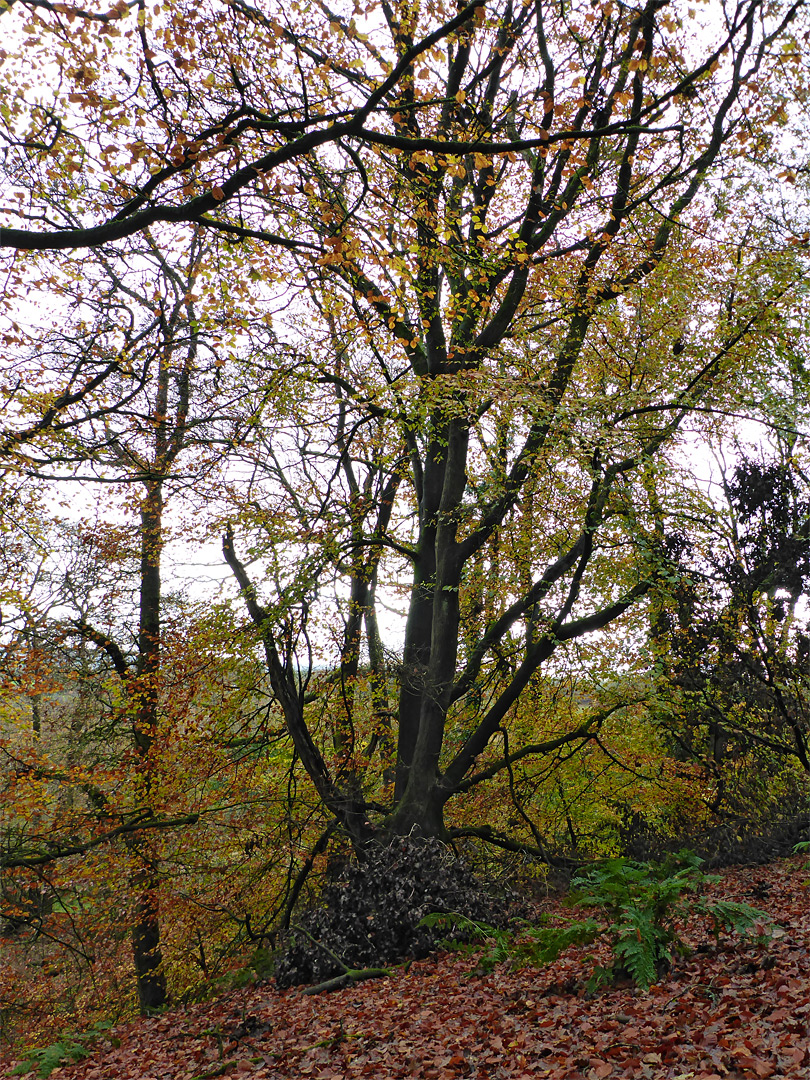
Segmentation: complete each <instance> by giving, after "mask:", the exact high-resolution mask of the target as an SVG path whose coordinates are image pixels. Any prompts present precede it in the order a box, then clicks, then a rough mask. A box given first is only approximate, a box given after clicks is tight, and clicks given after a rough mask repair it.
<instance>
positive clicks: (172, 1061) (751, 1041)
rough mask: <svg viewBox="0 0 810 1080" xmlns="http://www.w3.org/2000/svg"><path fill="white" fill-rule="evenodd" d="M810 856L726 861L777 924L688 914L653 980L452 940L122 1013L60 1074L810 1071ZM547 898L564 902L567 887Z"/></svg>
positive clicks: (548, 906)
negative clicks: (186, 1002) (694, 923)
mask: <svg viewBox="0 0 810 1080" xmlns="http://www.w3.org/2000/svg"><path fill="white" fill-rule="evenodd" d="M806 862H807V860H806V858H791V859H786V860H782V861H780V862H776V863H773V864H771V865H769V866H746V867H734V868H731V869H729V870H725V871H722V880H721V882H720V883H719V884H717V885H714V886H712V890H713V891H714V892H715V894H716V895H717V896H721V897H722V898H723V899H726V900H739V901H743V902H745V903H748V904H751V905H753V906H755V907H758V908H760V909H761V910H763V911H765V912H766V913H767V914H768V915H769V916H770V917H771V918H772V919H773V921H774V923H775V927H776V929H775V933H774V936H773V938H772V939H771V941H770V942H769V943H768V944H765V945H762V944H760V945H758V944H756V943H755V942H754V941H751V942H746V941H745V940H742V939H739V938H731V939H729V938H726V939H722V940H721V942H720V944H719V946H718V945H717V944H716V943H715V942H714V941H713V939H707V938H705V937H702V936H701V933H702V931H701V928H699V927H695V928H692V929H690V930H689V932H688V933H685V935H684V936H685V938H686V939H687V940H688V941H689V944H690V945H691V946H692V947H693V949H694V951H693V953H692V955H691V956H690V957H688V958H684V959H682V960H679V961H678V962H677V963H676V964H675V966H674V967H673V968H672V969H671V970H670V971H669V972H668V973H667V975H666V976H665V977H663V978H662V979H661V980H660V981H659V982H658V983H656V984H655V985H654V986H652V987H651V988H650V990H649V991H647V992H642V991H640V990H638V989H635V988H633V987H616V988H611V989H609V990H604V991H601V992H599V993H597V994H595V995H590V994H588V993H587V992H586V988H585V982H586V980H587V977H588V975H589V974H590V971H591V968H592V962H593V957H594V956H595V955H596V956H597V959H600V960H602V962H604V961H605V960H606V956H605V955H604V954H602V955H601V956H600V955H599V949H598V948H597V947H596V946H590V947H582V948H576V949H571V950H569V951H568V952H566V953H565V954H563V956H562V957H561V958H560V959H559V960H558V961H556V962H555V963H553V964H551V965H549V966H547V967H544V968H541V969H536V968H524V969H522V970H518V971H513V970H509V969H508V967H507V966H506V965H501V966H500V967H497V968H496V969H495V971H493V972H492V973H491V974H489V975H475V974H471V972H472V970H473V968H474V967H475V957H474V956H470V955H469V954H462V953H459V952H449V953H441V954H436V955H433V956H431V957H430V958H428V959H426V960H423V961H419V962H416V963H413V964H412V965H411V966H410V968H408V969H407V970H405V969H398V970H397V971H396V972H395V973H394V974H393V975H392V976H391V977H389V978H383V979H375V980H372V981H367V982H363V983H358V984H355V985H353V986H349V987H346V988H344V989H342V990H340V991H338V992H336V993H332V994H321V995H318V996H305V995H303V994H302V993H301V991H300V989H295V988H294V989H292V990H286V991H278V990H276V989H275V987H274V986H273V984H272V983H270V982H265V983H259V984H256V985H254V986H250V987H247V988H244V989H241V990H236V991H232V992H230V993H228V994H225V995H224V996H223V997H220V998H218V999H217V1000H215V1001H211V1002H207V1003H205V1004H199V1005H193V1006H188V1007H186V1008H177V1009H175V1010H172V1011H170V1012H166V1013H164V1014H162V1015H160V1016H158V1017H154V1018H149V1019H142V1020H137V1021H134V1022H131V1023H127V1024H122V1025H120V1026H119V1027H118V1028H116V1029H115V1031H114V1039H113V1040H108V1041H107V1042H106V1043H104V1042H102V1043H98V1044H97V1045H96V1047H95V1049H94V1052H93V1055H92V1056H91V1057H88V1058H86V1059H85V1060H84V1061H82V1062H79V1063H78V1064H75V1065H69V1066H64V1067H62V1068H60V1069H57V1070H55V1071H54V1072H52V1073H51V1077H52V1078H53V1080H208V1078H213V1077H240V1078H243V1080H247V1078H254V1080H301V1078H303V1080H351V1078H354V1077H374V1078H379V1080H389V1078H394V1077H406V1076H408V1077H419V1078H425V1080H456V1078H460V1077H470V1078H473V1080H496V1078H497V1080H500V1078H512V1080H523V1078H527V1077H543V1078H548V1080H608V1078H625V1077H627V1078H629V1077H633V1078H634V1080H635V1078H650V1080H665V1078H671V1080H687V1078H688V1080H748V1078H764V1077H773V1078H777V1080H781V1078H784V1080H788V1078H790V1080H794V1078H795V1080H807V1077H810V885H809V884H808V878H809V877H810V871H808V869H807V867H806ZM540 906H541V907H542V908H543V909H544V910H545V911H547V912H549V913H550V914H554V913H555V911H556V909H557V908H559V900H555V899H553V898H549V899H547V900H543V901H541V902H540ZM0 1068H2V1066H0ZM7 1075H8V1074H7ZM32 1075H34V1074H32Z"/></svg>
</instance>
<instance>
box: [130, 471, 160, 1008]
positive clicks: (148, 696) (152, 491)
mask: <svg viewBox="0 0 810 1080" xmlns="http://www.w3.org/2000/svg"><path fill="white" fill-rule="evenodd" d="M162 544H163V485H162V481H161V480H154V481H152V482H149V483H147V485H146V495H145V496H144V499H143V503H142V505H141V593H140V618H139V627H138V665H137V679H136V684H135V686H136V692H135V694H136V696H135V701H134V703H133V704H134V710H135V717H134V739H135V747H136V752H137V755H138V762H139V768H140V773H141V775H140V780H141V782H142V785H143V797H144V800H145V801H147V802H148V799H149V791H150V787H151V777H150V770H151V763H150V760H149V756H150V751H151V749H152V745H153V743H154V740H155V733H156V730H157V723H158V683H157V676H158V673H159V669H160V585H161V581H160V555H161V548H162ZM148 844H149V840H148V839H146V840H140V841H139V842H138V843H137V844H136V846H135V851H136V853H137V857H138V859H139V862H140V864H141V867H140V869H139V871H138V872H137V873H136V875H135V882H136V883H137V884H138V886H139V888H140V889H141V892H140V895H139V896H138V899H137V901H136V905H135V912H136V915H135V924H134V926H133V928H132V954H133V959H134V962H135V974H136V977H137V983H138V1002H139V1005H140V1010H141V1012H142V1013H144V1014H146V1013H148V1012H151V1011H153V1010H155V1009H159V1008H161V1007H162V1006H163V1005H165V1004H166V1002H167V998H168V995H167V989H166V976H165V973H164V971H163V954H162V952H161V948H160V921H159V906H158V899H157V879H156V875H155V871H154V858H153V857H152V854H151V853H150V852H149V851H148V850H147V846H148Z"/></svg>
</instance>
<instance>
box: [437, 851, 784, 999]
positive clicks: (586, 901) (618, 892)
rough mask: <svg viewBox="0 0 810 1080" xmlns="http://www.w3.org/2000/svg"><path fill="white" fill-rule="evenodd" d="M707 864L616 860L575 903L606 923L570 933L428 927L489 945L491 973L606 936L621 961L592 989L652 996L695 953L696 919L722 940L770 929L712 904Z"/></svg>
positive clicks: (581, 924)
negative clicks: (679, 959)
mask: <svg viewBox="0 0 810 1080" xmlns="http://www.w3.org/2000/svg"><path fill="white" fill-rule="evenodd" d="M701 863H702V860H701V859H700V858H698V856H697V855H694V854H693V853H692V852H689V851H681V852H679V853H678V854H677V855H674V856H670V857H668V858H667V859H665V860H664V861H663V862H659V863H655V862H651V863H638V862H633V861H632V860H631V859H624V858H621V859H608V860H606V861H605V862H604V863H600V864H599V865H598V866H595V867H592V868H591V869H590V870H589V871H587V873H585V874H584V875H582V876H581V877H579V878H577V879H576V880H575V881H574V887H573V889H572V892H571V895H570V898H569V902H570V903H571V904H572V905H574V906H576V907H585V908H595V909H596V910H597V912H598V913H599V914H598V916H597V917H596V918H589V919H586V920H582V921H573V922H569V923H568V924H567V925H566V926H564V927H553V926H543V925H540V926H536V925H535V926H532V925H530V924H528V923H525V922H523V923H521V924H520V925H519V927H518V928H517V929H516V930H514V931H511V930H510V931H507V930H498V929H497V928H493V927H491V926H487V925H484V924H481V923H478V924H475V923H473V922H472V921H471V920H470V919H469V918H468V917H466V916H464V915H461V914H457V913H453V914H450V915H444V916H429V917H428V918H427V919H426V920H425V924H426V925H428V926H430V927H432V928H440V927H444V928H445V929H447V928H448V927H452V928H454V929H455V930H462V931H463V932H465V933H466V934H467V935H468V936H470V937H476V938H479V939H482V940H484V941H486V942H487V944H488V946H489V948H488V951H487V952H486V953H485V955H484V957H483V958H482V960H481V961H480V962H479V967H480V968H482V969H483V970H491V969H492V967H493V966H494V964H495V963H498V962H500V961H503V960H509V961H510V962H512V963H519V964H525V963H532V964H539V965H542V964H547V963H550V962H551V961H552V960H555V959H556V958H557V957H558V956H559V955H560V953H561V952H562V951H563V950H564V949H566V948H568V947H569V946H571V945H576V944H585V943H590V942H592V941H594V940H595V939H596V938H597V937H599V936H601V935H605V934H606V935H607V936H608V938H609V940H610V944H611V948H612V951H613V956H614V960H613V963H612V964H611V965H610V966H609V967H607V968H602V967H599V966H596V967H595V968H594V970H593V973H592V974H591V977H590V979H589V982H588V988H589V989H590V990H594V989H596V988H597V987H599V986H602V985H604V984H605V983H608V982H613V981H615V980H616V979H617V978H620V977H622V976H628V977H629V978H630V979H632V980H633V982H635V983H636V984H637V985H638V986H640V987H641V988H642V989H644V990H647V989H649V987H650V986H651V985H652V984H653V983H654V982H655V981H656V979H657V978H658V977H659V975H660V974H661V973H662V971H663V970H665V969H666V968H667V967H668V966H669V965H670V964H671V962H672V960H673V959H674V957H675V956H676V955H686V954H687V953H688V951H689V950H688V947H687V945H686V943H685V942H684V940H683V939H682V937H681V935H680V930H679V928H680V927H681V926H682V925H683V924H684V923H686V922H687V921H688V920H689V919H691V918H693V917H694V916H700V917H702V918H704V919H706V920H707V921H708V923H709V926H710V929H711V931H712V933H713V934H714V935H715V937H716V938H719V935H720V932H721V931H722V930H733V931H736V932H737V933H747V932H748V931H749V930H750V929H751V928H752V927H755V926H756V925H757V924H762V925H763V926H764V925H765V924H766V923H767V922H768V918H767V916H766V915H765V914H764V913H763V912H761V911H758V910H757V909H756V908H752V907H749V905H748V904H738V903H734V902H731V901H726V900H714V901H711V900H708V899H707V898H706V897H705V896H703V895H702V893H703V888H704V886H705V885H706V884H708V883H710V882H716V881H718V880H719V878H718V877H716V876H712V875H708V874H704V873H703V872H702V871H701V869H700V867H701Z"/></svg>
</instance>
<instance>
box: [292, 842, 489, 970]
mask: <svg viewBox="0 0 810 1080" xmlns="http://www.w3.org/2000/svg"><path fill="white" fill-rule="evenodd" d="M449 911H455V912H458V913H460V914H462V915H464V916H465V917H466V918H468V919H470V920H474V921H476V922H479V921H486V922H487V923H493V922H496V923H497V922H500V921H502V920H503V918H504V909H503V904H502V903H500V902H499V901H497V900H496V899H495V898H494V897H493V896H492V895H491V893H488V892H487V891H486V890H485V888H484V886H483V885H482V884H481V883H480V882H479V881H478V880H477V879H476V878H475V877H474V876H473V875H472V874H471V873H470V871H469V869H468V868H467V867H466V866H465V865H464V863H462V862H461V861H460V860H458V859H457V858H456V856H455V855H454V854H453V852H452V851H451V850H450V849H448V848H447V847H446V846H445V845H444V844H442V843H440V842H439V841H416V840H412V839H409V838H403V839H397V840H395V841H394V842H393V843H392V844H391V845H390V846H388V847H382V846H376V847H374V848H371V849H370V850H369V851H368V852H367V853H366V855H365V858H364V859H363V860H362V861H359V862H356V863H352V864H350V865H349V866H348V867H347V868H345V869H344V870H343V872H342V873H341V874H340V875H339V876H338V877H337V879H336V880H334V881H332V882H331V883H330V884H328V885H327V886H326V888H325V889H324V891H323V894H322V896H321V902H320V904H319V906H318V907H316V908H311V909H310V910H309V911H307V912H305V913H304V914H303V915H302V917H301V919H300V920H299V923H298V925H297V926H296V927H293V930H292V933H291V935H290V937H289V939H288V941H287V943H286V945H285V946H284V947H283V951H282V955H281V957H280V959H279V961H278V964H277V967H276V982H277V984H278V985H279V986H280V987H287V986H292V985H294V984H297V983H311V982H320V981H322V980H324V979H328V978H331V977H332V976H334V975H339V974H341V973H342V972H343V971H344V970H345V968H353V969H357V968H362V967H384V966H386V965H389V964H392V963H396V962H398V961H400V960H403V959H405V958H407V957H415V958H417V959H418V958H421V957H423V956H426V955H427V954H428V953H429V952H430V951H431V950H432V949H434V948H435V947H436V944H437V941H438V940H439V939H440V937H441V934H440V932H439V930H437V929H434V928H432V927H430V926H426V925H423V924H422V920H423V919H424V917H425V916H426V915H429V914H430V913H431V912H449ZM341 965H343V966H341Z"/></svg>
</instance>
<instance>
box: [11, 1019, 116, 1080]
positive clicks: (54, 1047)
mask: <svg viewBox="0 0 810 1080" xmlns="http://www.w3.org/2000/svg"><path fill="white" fill-rule="evenodd" d="M112 1026H113V1022H112V1020H98V1021H96V1023H95V1024H93V1026H92V1027H91V1028H90V1029H89V1030H88V1031H81V1032H75V1033H71V1034H64V1035H62V1037H61V1038H60V1039H59V1041H58V1042H55V1043H51V1044H50V1046H40V1047H36V1048H34V1049H32V1050H27V1051H26V1052H25V1055H24V1057H23V1060H22V1061H21V1062H19V1064H17V1065H15V1066H14V1068H13V1069H12V1070H11V1075H12V1076H22V1075H24V1074H25V1073H30V1072H32V1071H33V1070H34V1069H36V1070H37V1075H38V1076H40V1077H42V1078H43V1080H45V1077H48V1076H50V1075H51V1073H52V1072H53V1071H54V1070H55V1069H58V1068H59V1067H60V1066H61V1065H68V1064H75V1063H76V1062H77V1061H81V1060H82V1058H86V1057H88V1056H89V1055H90V1053H91V1052H92V1047H93V1044H94V1043H95V1042H96V1041H97V1040H98V1039H100V1038H101V1037H102V1036H105V1035H107V1033H108V1032H109V1030H110V1028H111V1027H112ZM115 1044H116V1045H117V1042H116V1043H115Z"/></svg>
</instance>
